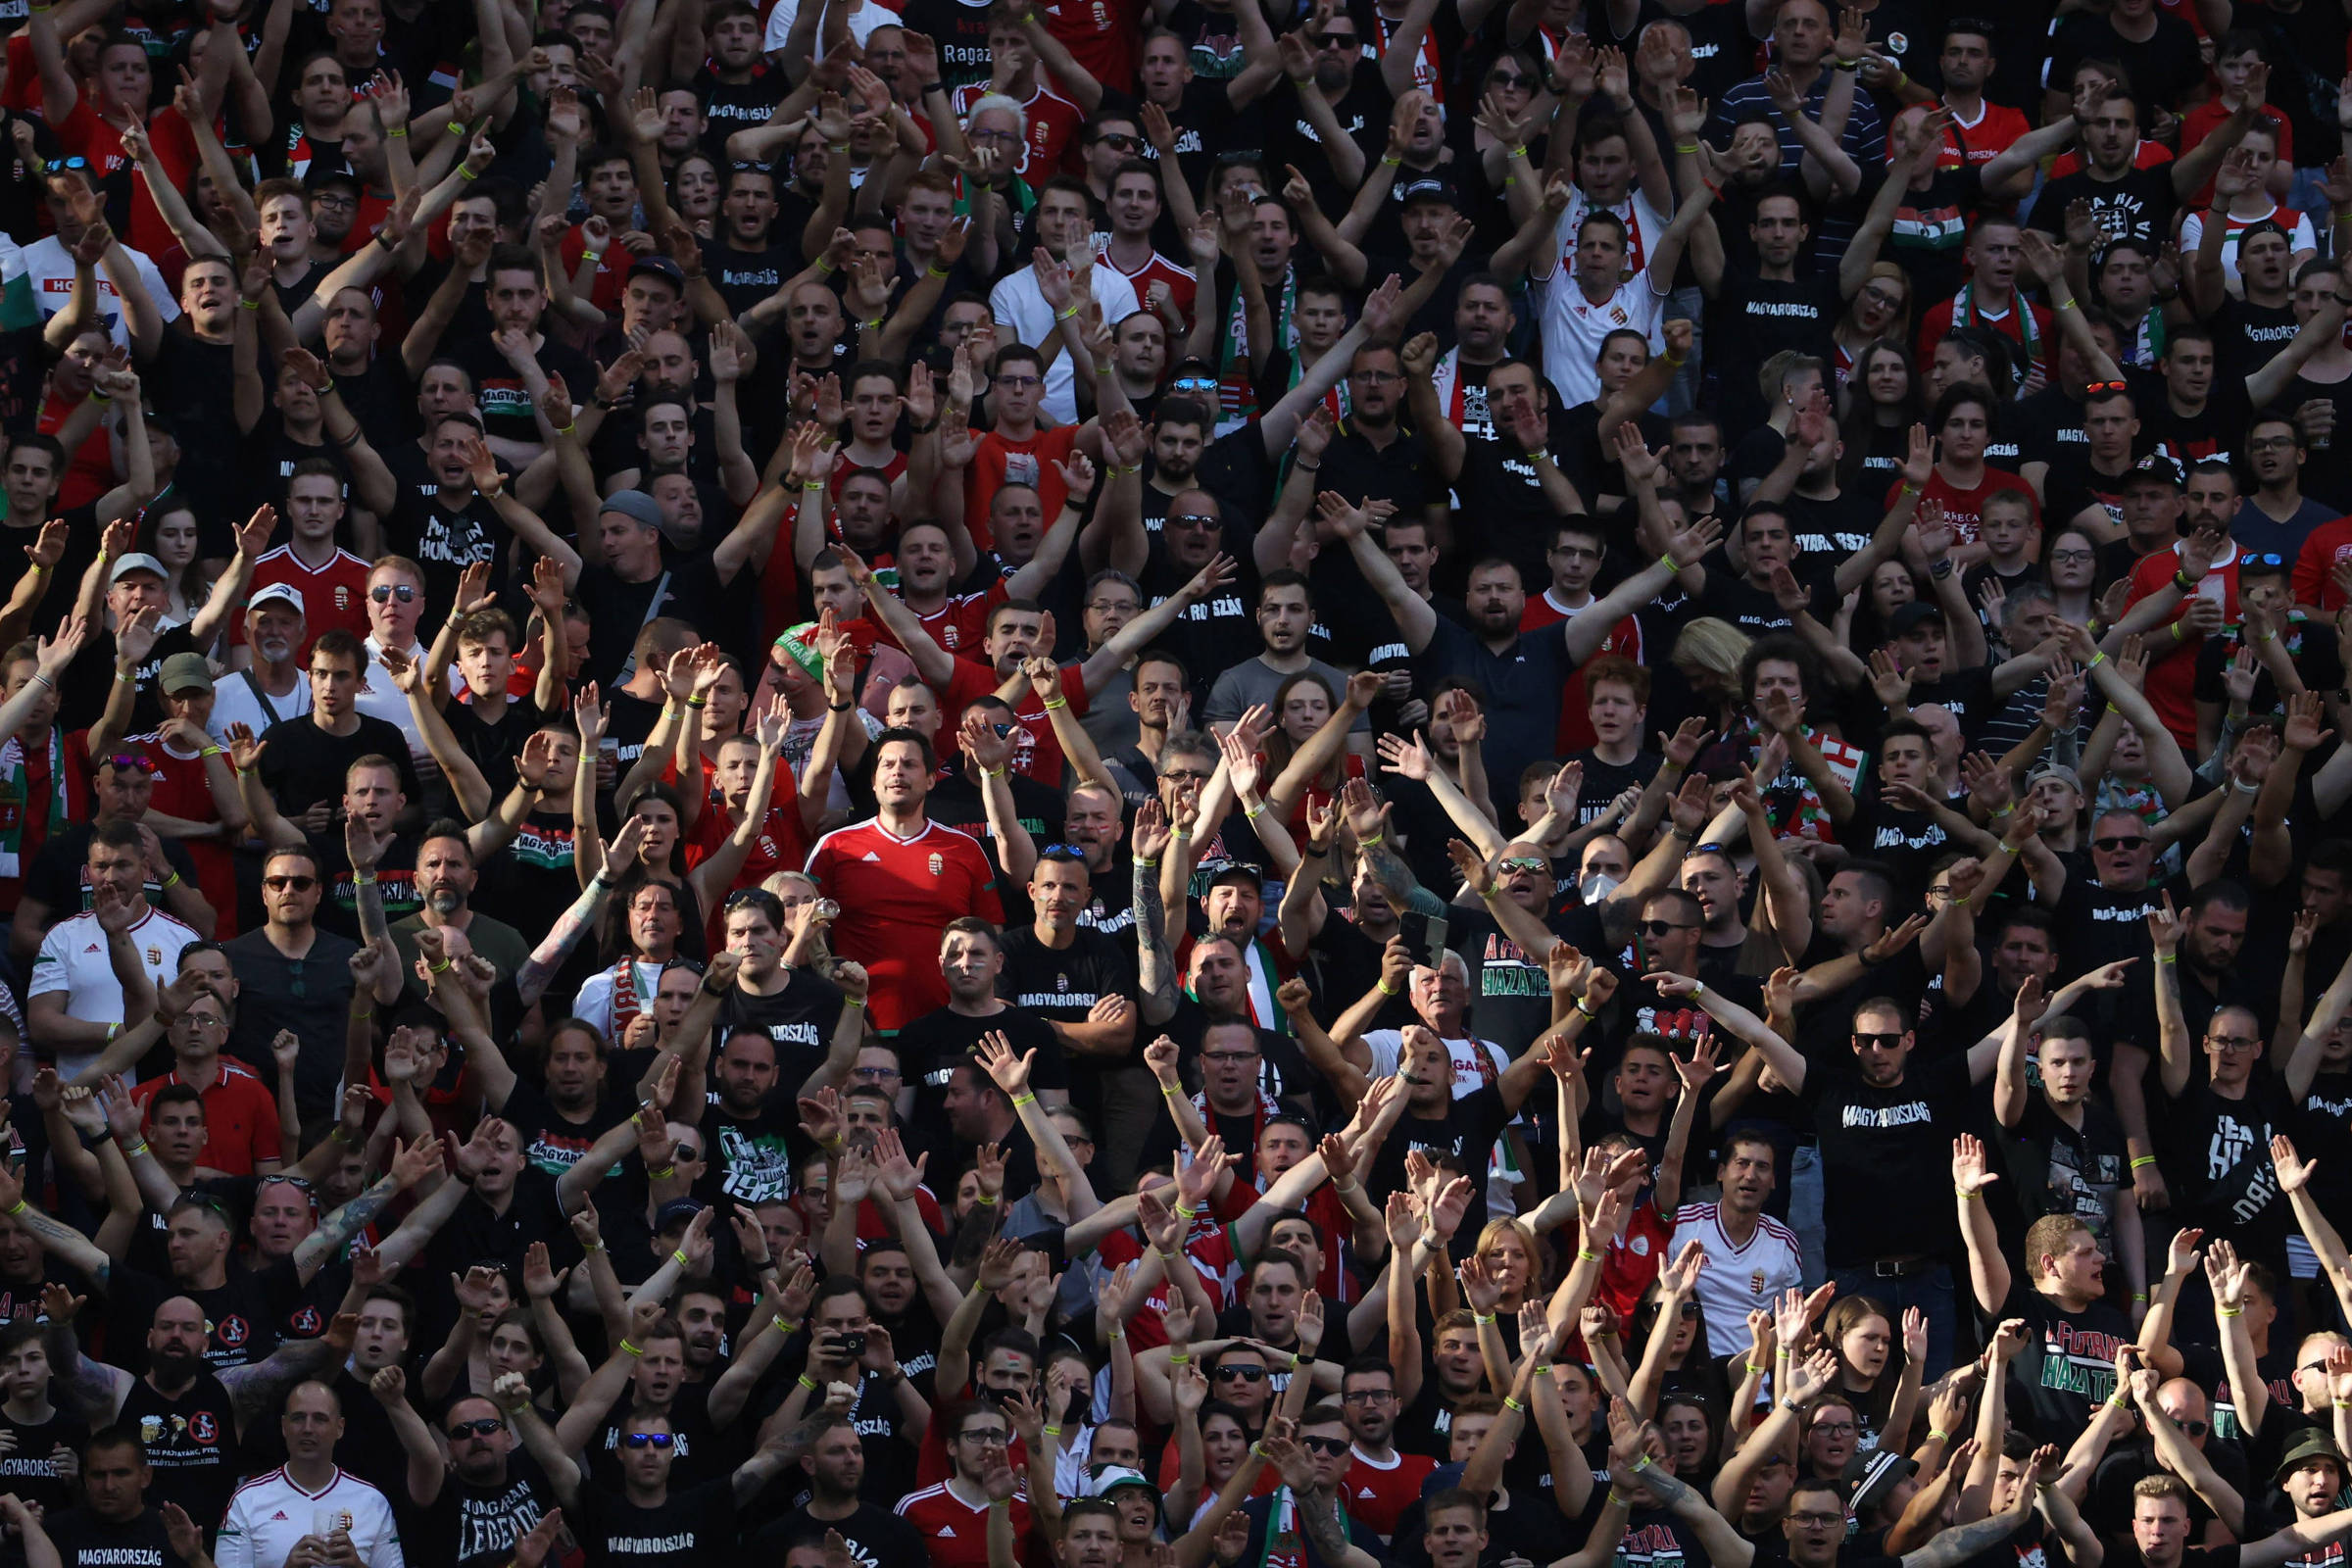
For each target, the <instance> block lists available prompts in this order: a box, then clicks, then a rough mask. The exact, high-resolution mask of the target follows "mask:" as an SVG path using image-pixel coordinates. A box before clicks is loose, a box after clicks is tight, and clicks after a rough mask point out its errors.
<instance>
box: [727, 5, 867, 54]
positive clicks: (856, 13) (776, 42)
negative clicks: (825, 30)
mask: <svg viewBox="0 0 2352 1568" xmlns="http://www.w3.org/2000/svg"><path fill="white" fill-rule="evenodd" d="M807 3H808V4H811V5H814V4H816V0H807ZM818 9H820V10H821V9H823V8H822V7H821V6H819V7H818ZM799 18H800V7H799V6H778V7H776V9H775V10H773V11H770V12H769V13H768V14H767V33H766V35H765V36H764V37H762V38H761V39H760V49H761V50H763V51H764V52H766V53H768V54H771V55H772V54H775V53H777V52H778V51H779V50H781V49H782V48H783V47H784V45H785V42H786V41H787V40H788V39H790V38H791V37H792V25H793V23H794V22H796V21H798V20H799ZM898 21H899V19H898V18H897V17H895V16H893V15H892V14H891V13H890V12H888V11H885V10H883V9H882V8H881V7H880V6H869V5H867V4H865V3H864V0H850V15H849V25H850V36H851V37H853V38H855V39H857V40H858V47H859V48H861V49H862V48H863V47H865V40H866V38H867V36H868V35H870V34H871V33H872V32H873V30H874V29H875V28H876V27H882V26H896V25H898ZM819 34H820V35H819V36H818V38H817V40H816V58H817V59H819V60H822V59H824V58H825V40H824V38H823V36H822V35H821V34H822V29H821V28H820V29H819Z"/></svg>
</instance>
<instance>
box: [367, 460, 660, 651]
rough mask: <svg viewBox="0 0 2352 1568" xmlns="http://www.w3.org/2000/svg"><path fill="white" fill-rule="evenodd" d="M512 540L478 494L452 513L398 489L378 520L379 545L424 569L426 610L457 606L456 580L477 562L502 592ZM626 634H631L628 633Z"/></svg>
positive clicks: (437, 500)
mask: <svg viewBox="0 0 2352 1568" xmlns="http://www.w3.org/2000/svg"><path fill="white" fill-rule="evenodd" d="M512 537H513V535H512V534H510V533H509V531H508V529H507V524H506V521H505V519H503V518H502V517H500V516H499V515H498V509H497V508H495V507H493V506H492V505H491V504H490V503H489V502H487V501H485V500H483V499H482V497H481V496H480V495H479V494H476V495H474V496H472V497H471V498H470V499H468V500H467V501H466V505H465V507H464V508H462V509H461V510H459V511H456V512H452V511H450V510H449V509H448V508H447V507H444V506H443V505H442V504H441V501H440V498H439V496H438V495H437V494H436V495H434V496H430V497H427V496H422V495H418V494H417V492H416V491H414V490H408V489H403V490H402V491H401V492H400V499H399V500H398V501H397V502H396V503H394V505H393V508H392V511H391V513H390V515H387V516H386V517H385V518H384V546H385V548H386V549H388V550H391V551H393V552H395V553H397V554H399V555H404V556H406V557H408V558H409V559H410V560H411V561H414V562H416V563H417V565H419V566H421V567H422V568H424V596H425V604H426V606H427V607H428V609H438V608H439V607H440V606H443V605H455V604H456V603H457V602H458V581H459V579H460V578H461V577H463V576H464V575H465V572H466V567H467V566H470V565H472V564H474V563H475V562H477V561H486V562H488V563H490V580H491V587H492V591H493V592H497V593H503V592H504V591H505V589H506V579H507V562H508V555H509V552H508V549H507V545H508V541H509V540H510V539H511V538H512ZM631 635H632V636H634V635H635V632H634V630H633V629H632V631H631Z"/></svg>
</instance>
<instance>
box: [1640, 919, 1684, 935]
mask: <svg viewBox="0 0 2352 1568" xmlns="http://www.w3.org/2000/svg"><path fill="white" fill-rule="evenodd" d="M1634 929H1635V930H1637V931H1639V932H1641V933H1642V935H1643V936H1645V937H1662V936H1666V935H1669V934H1670V933H1672V932H1676V931H1695V930H1697V929H1698V927H1696V926H1694V925H1685V924H1683V923H1682V922H1681V921H1679V920H1637V921H1635V922H1634Z"/></svg>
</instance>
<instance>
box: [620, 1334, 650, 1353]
mask: <svg viewBox="0 0 2352 1568" xmlns="http://www.w3.org/2000/svg"><path fill="white" fill-rule="evenodd" d="M619 1348H620V1353H621V1354H623V1355H643V1354H644V1353H645V1352H644V1351H643V1350H640V1349H639V1348H637V1347H635V1346H634V1345H631V1344H630V1343H629V1342H628V1340H627V1339H626V1338H625V1337H624V1338H623V1339H622V1340H621V1342H620V1347H619Z"/></svg>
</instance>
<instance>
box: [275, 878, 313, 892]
mask: <svg viewBox="0 0 2352 1568" xmlns="http://www.w3.org/2000/svg"><path fill="white" fill-rule="evenodd" d="M318 885H319V879H318V878H317V877H315V876H266V877H264V878H262V886H264V887H266V888H268V889H269V890H270V892H272V893H289V892H291V893H308V892H310V891H311V889H313V888H315V887H317V886H318Z"/></svg>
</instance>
